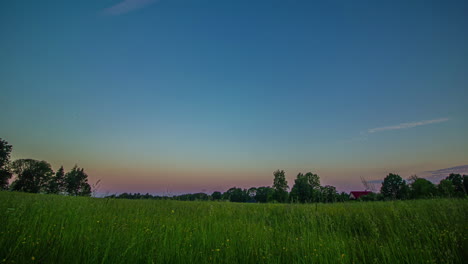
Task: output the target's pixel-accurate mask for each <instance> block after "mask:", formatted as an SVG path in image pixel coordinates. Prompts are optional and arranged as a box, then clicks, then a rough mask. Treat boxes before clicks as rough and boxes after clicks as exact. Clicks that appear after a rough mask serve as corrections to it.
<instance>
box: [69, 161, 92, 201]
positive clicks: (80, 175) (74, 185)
mask: <svg viewBox="0 0 468 264" xmlns="http://www.w3.org/2000/svg"><path fill="white" fill-rule="evenodd" d="M65 190H66V192H67V193H68V194H69V195H74V196H90V195H91V186H90V185H89V184H88V175H87V174H86V173H85V172H84V169H83V168H78V166H76V165H75V167H73V169H72V170H71V171H70V172H68V173H67V174H65Z"/></svg>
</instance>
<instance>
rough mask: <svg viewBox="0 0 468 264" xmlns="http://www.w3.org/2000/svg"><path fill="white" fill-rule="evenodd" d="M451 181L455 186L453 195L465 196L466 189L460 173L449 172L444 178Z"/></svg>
mask: <svg viewBox="0 0 468 264" xmlns="http://www.w3.org/2000/svg"><path fill="white" fill-rule="evenodd" d="M445 179H446V180H449V181H451V182H452V183H453V186H454V187H455V195H456V196H465V195H466V190H465V186H464V184H463V177H462V176H461V175H460V174H455V173H450V175H449V176H448V177H447V178H445Z"/></svg>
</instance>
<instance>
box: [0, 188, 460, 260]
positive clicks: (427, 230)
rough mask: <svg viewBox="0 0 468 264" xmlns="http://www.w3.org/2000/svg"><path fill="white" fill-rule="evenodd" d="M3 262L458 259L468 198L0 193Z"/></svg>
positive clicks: (0, 248)
mask: <svg viewBox="0 0 468 264" xmlns="http://www.w3.org/2000/svg"><path fill="white" fill-rule="evenodd" d="M0 218H1V219H2V220H1V224H0V262H4V263H389V264H390V263H391V264H395V263H464V262H465V263H466V261H467V260H468V252H467V251H468V246H467V244H468V240H467V239H468V224H467V223H468V221H467V220H468V200H466V199H433V200H416V201H395V202H346V203H335V204H237V203H229V202H181V201H170V200H159V201H154V200H121V199H120V200H117V199H102V198H101V199H98V198H87V197H64V196H58V195H42V194H26V193H17V192H6V191H3V192H0Z"/></svg>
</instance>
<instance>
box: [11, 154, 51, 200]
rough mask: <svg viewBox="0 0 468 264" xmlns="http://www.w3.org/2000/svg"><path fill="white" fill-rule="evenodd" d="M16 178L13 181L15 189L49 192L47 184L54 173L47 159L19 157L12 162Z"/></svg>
mask: <svg viewBox="0 0 468 264" xmlns="http://www.w3.org/2000/svg"><path fill="white" fill-rule="evenodd" d="M11 168H12V170H13V173H14V174H16V180H15V181H14V182H13V183H12V189H13V190H14V191H22V192H30V193H39V192H47V185H48V183H49V181H50V178H51V177H52V175H53V174H54V171H53V170H52V167H51V166H50V164H49V163H47V162H46V161H38V160H33V159H19V160H15V161H14V162H12V164H11Z"/></svg>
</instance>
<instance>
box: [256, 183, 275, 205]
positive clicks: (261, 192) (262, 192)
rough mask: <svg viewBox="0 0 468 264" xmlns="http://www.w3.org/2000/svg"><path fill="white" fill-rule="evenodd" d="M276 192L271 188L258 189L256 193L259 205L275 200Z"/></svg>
mask: <svg viewBox="0 0 468 264" xmlns="http://www.w3.org/2000/svg"><path fill="white" fill-rule="evenodd" d="M274 192H275V190H274V189H273V188H271V187H258V188H257V191H256V192H255V201H257V202H259V203H268V202H270V201H272V200H273V194H274Z"/></svg>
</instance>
